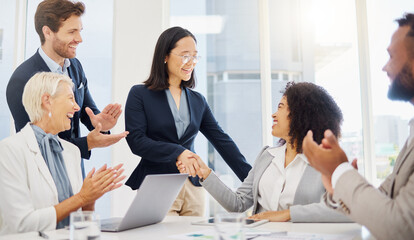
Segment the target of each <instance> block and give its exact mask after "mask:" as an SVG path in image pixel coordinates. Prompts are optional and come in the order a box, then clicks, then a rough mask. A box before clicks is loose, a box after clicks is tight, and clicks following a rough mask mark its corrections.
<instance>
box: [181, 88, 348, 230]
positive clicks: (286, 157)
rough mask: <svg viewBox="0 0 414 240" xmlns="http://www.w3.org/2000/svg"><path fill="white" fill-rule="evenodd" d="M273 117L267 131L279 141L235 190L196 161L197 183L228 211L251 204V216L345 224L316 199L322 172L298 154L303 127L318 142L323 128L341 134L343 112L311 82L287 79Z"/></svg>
mask: <svg viewBox="0 0 414 240" xmlns="http://www.w3.org/2000/svg"><path fill="white" fill-rule="evenodd" d="M272 118H273V127H272V135H273V136H275V137H278V138H280V141H279V144H278V146H275V147H268V146H266V147H264V148H263V150H262V151H261V152H260V154H259V156H258V158H257V159H256V161H255V164H254V166H253V169H252V170H251V171H250V172H249V175H248V176H247V178H246V179H245V180H244V181H243V183H242V185H241V186H240V187H239V188H238V189H237V190H236V191H235V192H233V191H232V190H231V189H229V188H228V187H227V186H226V185H225V184H224V183H223V182H221V181H220V179H219V178H218V177H217V175H216V174H215V173H214V172H213V171H212V170H211V169H210V168H208V167H207V166H206V164H204V163H203V161H202V160H201V159H198V162H199V165H200V168H201V173H202V176H200V178H201V179H202V180H200V182H201V185H202V186H203V187H204V188H205V189H206V190H207V191H208V192H209V193H210V194H211V195H212V196H213V197H214V198H215V199H216V200H217V201H218V202H219V203H220V204H221V205H222V206H223V207H224V208H225V209H227V210H228V211H230V212H244V211H246V210H247V209H249V208H250V207H252V206H253V214H255V215H253V216H251V217H250V218H251V219H256V220H259V219H268V220H269V221H275V222H283V221H292V222H348V221H349V219H348V218H347V217H345V216H344V215H342V214H339V213H336V212H335V211H334V210H331V209H328V208H327V207H326V206H325V205H324V204H323V202H321V201H320V200H321V196H322V195H323V194H324V193H325V191H326V190H325V188H324V186H323V184H322V181H321V175H320V173H319V172H318V171H316V170H315V169H314V168H312V167H311V166H310V165H309V163H308V161H307V159H306V157H305V155H303V154H302V140H303V138H304V137H305V135H306V133H307V132H308V130H312V131H313V133H314V137H315V141H317V142H318V143H321V141H322V138H323V133H324V131H325V130H326V129H331V130H332V132H333V133H334V134H335V136H337V137H339V136H340V125H341V123H342V120H343V118H342V112H341V110H340V109H339V107H338V106H337V105H336V103H335V101H334V100H333V98H332V97H331V96H330V95H329V94H328V93H327V92H326V91H325V89H323V88H322V87H320V86H317V85H315V84H313V83H307V82H302V83H288V85H287V86H286V89H285V93H284V94H283V97H282V99H281V101H280V103H279V105H278V110H277V111H276V112H275V113H274V114H273V115H272ZM178 164H179V163H178ZM179 168H181V169H182V168H183V166H182V165H179Z"/></svg>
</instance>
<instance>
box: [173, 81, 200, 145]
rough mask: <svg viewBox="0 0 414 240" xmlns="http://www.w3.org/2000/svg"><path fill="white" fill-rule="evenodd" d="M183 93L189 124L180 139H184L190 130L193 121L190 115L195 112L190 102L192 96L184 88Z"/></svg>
mask: <svg viewBox="0 0 414 240" xmlns="http://www.w3.org/2000/svg"><path fill="white" fill-rule="evenodd" d="M184 91H185V96H186V98H187V105H188V113H189V114H190V124H189V125H188V127H187V129H186V130H185V131H184V134H183V136H181V139H186V137H187V134H188V133H189V129H190V128H191V126H193V124H192V121H193V118H192V115H193V112H194V111H195V110H196V109H193V105H192V101H191V99H192V96H191V95H190V91H189V90H188V89H187V88H186V87H185V88H184ZM174 125H175V124H174Z"/></svg>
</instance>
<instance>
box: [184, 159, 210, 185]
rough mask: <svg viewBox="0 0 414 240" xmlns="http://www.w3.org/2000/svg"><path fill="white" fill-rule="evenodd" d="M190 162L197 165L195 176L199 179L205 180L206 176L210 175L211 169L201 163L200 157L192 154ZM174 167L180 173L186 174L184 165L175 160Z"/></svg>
mask: <svg viewBox="0 0 414 240" xmlns="http://www.w3.org/2000/svg"><path fill="white" fill-rule="evenodd" d="M191 161H194V162H196V163H197V164H198V171H197V175H198V177H199V178H202V179H206V178H207V177H208V175H210V173H211V169H210V168H209V167H208V166H207V165H206V164H205V163H204V162H203V160H202V159H201V158H200V156H198V155H197V154H194V155H193V156H192V158H191ZM176 165H177V168H178V170H179V171H180V173H186V172H187V171H186V167H185V165H184V164H183V163H182V162H181V161H180V160H177V162H176Z"/></svg>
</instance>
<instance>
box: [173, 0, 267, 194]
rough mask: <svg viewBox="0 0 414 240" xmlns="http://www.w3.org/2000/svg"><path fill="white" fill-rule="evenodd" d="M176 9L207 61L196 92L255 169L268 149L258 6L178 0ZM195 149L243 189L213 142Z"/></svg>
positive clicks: (246, 1)
mask: <svg viewBox="0 0 414 240" xmlns="http://www.w3.org/2000/svg"><path fill="white" fill-rule="evenodd" d="M170 6H171V26H181V27H183V28H186V29H188V30H190V31H191V32H192V33H193V34H195V35H196V38H197V42H198V46H197V47H198V51H199V55H201V56H202V57H203V59H202V61H200V62H199V63H198V65H197V66H196V74H197V79H198V82H197V87H196V89H195V90H196V91H198V92H200V93H202V94H203V95H204V96H205V97H206V98H207V100H208V103H209V105H210V108H211V109H212V111H213V114H214V116H215V118H216V119H217V121H218V122H219V124H220V126H221V127H222V128H223V130H224V131H225V132H226V133H228V134H229V135H230V137H231V138H232V139H233V140H234V141H235V143H236V144H237V146H238V147H239V149H240V151H241V152H242V154H243V155H244V156H245V157H246V160H247V161H248V162H249V163H250V164H252V163H253V162H254V160H255V159H256V156H257V154H258V153H259V151H260V149H261V148H262V147H263V146H262V130H261V102H260V101H261V100H260V99H261V98H260V86H261V83H260V59H259V38H258V37H259V32H258V31H259V30H258V29H259V28H258V8H257V6H258V3H257V1H251V0H242V1H237V4H234V1H229V0H225V1H223V0H204V1H192V0H172V1H171V4H170ZM205 26H206V27H205ZM207 26H208V27H207ZM198 139H200V137H199V138H198ZM202 139H204V137H202ZM195 150H196V151H197V153H198V154H199V155H200V156H201V157H202V158H203V159H204V160H207V159H208V163H209V166H210V167H212V168H213V169H215V171H216V173H218V174H219V176H220V178H221V179H222V180H223V181H224V182H225V183H226V184H227V185H228V186H230V187H234V188H235V187H237V186H239V185H240V181H239V180H238V178H237V177H236V176H235V174H234V173H233V171H232V170H231V169H230V168H229V167H228V166H227V164H226V163H225V162H224V160H222V158H221V156H220V155H219V154H218V153H217V152H216V151H215V150H214V148H213V147H212V145H210V144H208V143H207V141H205V140H203V141H199V140H197V141H196V143H195Z"/></svg>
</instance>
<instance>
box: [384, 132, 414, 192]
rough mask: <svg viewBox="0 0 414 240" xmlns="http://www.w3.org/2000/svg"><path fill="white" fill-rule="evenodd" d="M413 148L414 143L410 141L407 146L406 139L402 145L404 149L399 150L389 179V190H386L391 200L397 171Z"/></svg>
mask: <svg viewBox="0 0 414 240" xmlns="http://www.w3.org/2000/svg"><path fill="white" fill-rule="evenodd" d="M413 148H414V141H411V143H410V145H408V139H407V141H406V142H405V144H404V147H403V148H402V149H401V151H400V154H399V155H398V157H397V160H396V161H395V166H394V170H393V171H392V173H391V174H392V175H391V176H392V177H391V184H390V189H388V193H389V194H390V197H391V198H392V197H393V196H394V185H395V178H396V176H397V174H398V171H399V170H400V168H401V166H402V165H403V163H404V161H405V160H406V159H407V157H408V155H409V154H410V152H411V151H412V150H413Z"/></svg>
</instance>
